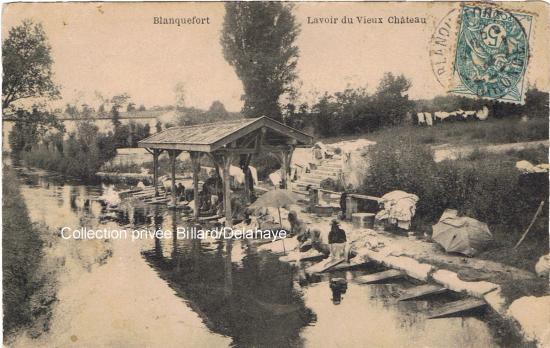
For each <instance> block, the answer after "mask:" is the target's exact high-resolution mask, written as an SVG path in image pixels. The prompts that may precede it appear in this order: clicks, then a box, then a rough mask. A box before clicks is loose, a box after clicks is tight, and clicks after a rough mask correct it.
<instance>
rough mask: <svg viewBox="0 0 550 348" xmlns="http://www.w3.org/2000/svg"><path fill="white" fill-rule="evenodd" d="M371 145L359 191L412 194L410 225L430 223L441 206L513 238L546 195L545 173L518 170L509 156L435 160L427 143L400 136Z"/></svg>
mask: <svg viewBox="0 0 550 348" xmlns="http://www.w3.org/2000/svg"><path fill="white" fill-rule="evenodd" d="M371 150H372V151H371V152H370V158H369V159H370V166H369V170H368V173H367V175H366V179H365V182H364V184H363V187H362V191H363V192H364V193H366V194H371V195H376V196H381V195H383V194H385V193H388V192H390V191H393V190H403V191H406V192H410V193H414V194H416V195H417V196H418V197H419V199H420V200H419V202H418V204H417V210H416V216H415V220H413V223H414V227H418V226H419V225H420V224H422V223H429V224H433V223H435V222H436V221H437V220H438V219H439V217H440V216H441V214H442V212H443V211H444V210H445V209H447V208H453V209H457V210H458V211H459V213H460V214H464V215H467V216H470V217H473V218H476V219H478V220H480V221H483V222H486V223H488V224H489V225H490V226H491V227H497V226H506V230H507V231H508V234H509V235H510V236H514V238H515V237H517V234H518V233H519V232H520V231H521V230H522V229H524V228H525V226H527V224H528V223H529V220H530V218H531V217H532V214H533V213H534V211H535V210H536V209H537V207H538V204H539V203H540V201H541V200H542V199H544V198H545V197H548V182H547V181H548V180H547V175H543V176H544V178H545V180H538V179H531V177H530V176H526V177H524V176H522V175H520V173H519V171H518V170H517V169H516V168H515V158H509V157H506V156H502V155H495V154H487V153H484V152H480V151H474V153H472V154H471V155H470V156H469V157H468V158H466V159H460V160H456V161H450V160H447V161H443V162H441V163H437V164H436V163H435V162H434V161H433V159H432V154H431V151H430V150H429V147H427V146H425V145H419V144H417V143H413V142H410V141H406V140H400V141H397V142H393V143H390V142H384V143H378V144H376V145H374V146H373V147H372V148H371ZM537 151H541V150H540V149H539V150H537ZM539 155H540V154H539ZM541 220H542V221H543V223H542V224H540V226H543V228H542V230H544V228H546V229H547V228H548V216H547V215H546V216H545V217H544V218H543V219H541Z"/></svg>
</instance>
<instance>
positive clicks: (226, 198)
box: [220, 153, 233, 228]
mask: <svg viewBox="0 0 550 348" xmlns="http://www.w3.org/2000/svg"><path fill="white" fill-rule="evenodd" d="M220 160H221V163H220V164H221V168H222V174H223V206H224V208H225V226H226V227H230V228H231V227H233V214H232V212H231V187H230V186H231V185H230V184H231V177H230V176H229V168H230V167H231V160H232V155H231V154H229V153H228V154H224V155H221V158H220Z"/></svg>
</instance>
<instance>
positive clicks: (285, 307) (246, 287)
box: [143, 213, 314, 346]
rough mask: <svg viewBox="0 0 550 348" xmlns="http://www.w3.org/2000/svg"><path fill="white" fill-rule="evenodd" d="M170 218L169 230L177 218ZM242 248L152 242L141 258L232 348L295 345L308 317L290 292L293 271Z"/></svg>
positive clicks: (178, 241) (297, 296) (237, 243)
mask: <svg viewBox="0 0 550 348" xmlns="http://www.w3.org/2000/svg"><path fill="white" fill-rule="evenodd" d="M155 215H158V214H155ZM171 217H172V219H171V220H172V228H174V230H175V227H176V223H177V221H176V220H177V215H176V214H175V213H174V214H172V216H171ZM154 221H155V227H157V225H161V224H162V222H161V221H160V220H159V219H158V218H156V216H155V218H154ZM158 221H159V222H158ZM164 243H170V244H171V247H172V252H171V253H170V257H165V256H164V255H163V253H162V249H163V245H162V244H164ZM242 243H245V244H244V245H241V241H224V242H222V245H220V247H219V248H218V249H216V250H210V251H202V250H201V247H200V246H201V243H200V240H196V239H195V240H193V239H175V236H174V239H173V240H171V241H168V240H166V239H163V240H159V239H157V240H156V241H155V246H154V248H153V250H147V251H144V252H143V255H144V257H145V259H146V260H147V262H148V263H149V264H150V265H151V266H152V267H153V268H154V269H155V270H156V271H157V272H158V274H159V275H160V276H161V278H163V279H164V280H165V281H167V282H168V284H169V285H170V286H171V287H172V288H173V289H174V290H176V292H177V294H178V295H179V296H181V297H182V298H184V299H185V300H186V301H187V302H188V303H189V305H190V306H191V307H192V308H193V309H194V310H195V311H196V312H197V313H198V314H199V315H200V316H201V317H202V319H203V320H204V322H205V324H206V325H207V326H208V328H209V329H210V330H212V331H214V332H217V333H221V334H224V335H228V336H230V337H232V338H233V340H234V341H233V343H234V344H235V345H236V346H297V345H298V346H299V345H301V342H300V337H299V333H300V330H301V329H302V328H303V327H304V326H306V325H308V324H309V323H310V322H312V321H313V317H314V315H313V313H312V312H311V310H309V309H308V308H306V307H305V305H304V301H303V299H302V297H301V294H300V293H298V292H297V291H296V290H294V288H293V277H294V270H293V269H292V267H291V266H290V265H288V264H285V263H282V262H280V261H279V260H278V257H277V256H274V255H271V254H269V253H261V254H258V253H256V252H255V248H254V247H252V246H250V245H248V244H247V242H246V241H243V242H242ZM241 246H242V249H243V250H244V252H245V256H244V257H243V259H242V266H238V265H237V264H236V263H235V262H232V260H231V254H232V249H233V248H241Z"/></svg>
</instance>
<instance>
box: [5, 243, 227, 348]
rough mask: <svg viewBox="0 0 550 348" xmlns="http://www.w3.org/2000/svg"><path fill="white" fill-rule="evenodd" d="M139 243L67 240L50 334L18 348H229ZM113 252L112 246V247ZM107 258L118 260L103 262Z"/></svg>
mask: <svg viewBox="0 0 550 348" xmlns="http://www.w3.org/2000/svg"><path fill="white" fill-rule="evenodd" d="M138 243H139V242H132V241H131V240H114V241H112V242H105V241H74V240H69V241H65V240H61V241H60V242H59V244H58V246H57V247H56V251H55V252H54V253H52V254H54V255H57V257H59V258H60V260H61V259H62V260H63V262H61V263H62V264H64V265H63V266H62V267H61V269H60V270H59V272H58V273H59V291H58V294H57V297H58V303H57V304H56V305H55V307H54V310H53V318H52V322H51V328H50V330H49V332H47V333H44V334H43V335H42V336H40V337H39V338H38V339H32V338H30V337H28V336H27V335H24V334H23V335H21V336H20V337H18V338H17V339H16V341H15V342H14V344H13V346H14V347H29V346H33V347H35V346H38V347H69V346H71V347H74V346H80V347H153V346H155V347H179V346H181V345H182V344H184V345H188V346H227V345H229V344H230V342H231V340H230V339H229V338H226V337H223V336H220V335H217V334H214V333H211V332H209V331H208V329H207V328H206V327H205V325H204V324H203V322H202V320H201V319H200V317H199V316H198V315H197V314H196V313H195V312H193V311H192V310H191V309H190V307H189V306H188V305H187V304H185V302H184V301H183V300H182V299H180V298H179V297H177V296H176V295H175V294H174V291H173V290H172V289H170V288H169V287H168V285H167V284H166V283H165V282H164V281H162V280H161V279H160V278H159V277H158V276H157V274H156V273H155V272H154V271H153V270H152V269H151V268H150V267H149V266H148V265H147V264H146V263H145V261H144V260H143V258H142V257H141V255H140V247H139V245H138ZM105 245H106V246H107V247H106V246H105ZM105 253H107V254H110V253H112V257H109V258H107V259H105V263H104V264H103V265H100V264H98V263H97V261H98V260H100V259H101V257H99V258H98V256H100V255H105Z"/></svg>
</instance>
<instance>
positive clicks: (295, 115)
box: [283, 73, 549, 137]
mask: <svg viewBox="0 0 550 348" xmlns="http://www.w3.org/2000/svg"><path fill="white" fill-rule="evenodd" d="M410 87H411V82H410V81H409V80H408V79H407V78H406V77H404V76H403V75H401V76H394V75H393V74H391V73H387V74H386V75H385V76H384V78H383V79H382V80H381V81H380V84H379V86H378V88H377V89H376V91H375V93H373V94H369V93H367V91H366V89H365V88H355V89H352V88H347V89H345V90H344V91H342V92H336V93H334V94H329V93H325V94H324V95H322V96H321V97H320V98H319V99H318V100H317V101H316V102H315V103H314V104H313V105H308V104H300V105H295V104H292V103H289V104H287V105H286V106H285V108H284V112H283V115H284V117H283V119H284V121H285V123H287V124H289V125H290V126H293V127H296V128H298V129H303V130H306V131H308V132H310V133H314V134H315V135H316V136H320V137H332V136H340V135H350V134H361V133H368V132H372V131H375V130H378V129H380V128H387V127H392V126H396V125H402V124H404V123H406V122H410V120H413V119H414V117H413V115H416V113H417V112H431V113H433V112H437V111H445V112H453V111H456V110H465V111H469V110H480V109H482V108H483V107H484V106H487V108H488V109H489V117H491V118H505V117H522V116H527V117H548V114H549V110H548V98H549V94H548V92H542V91H539V90H537V89H535V88H531V89H529V90H528V91H527V93H526V98H525V104H524V105H518V104H511V103H503V102H499V101H491V100H484V99H472V98H466V97H460V96H455V95H448V96H437V97H435V98H433V99H429V100H415V101H413V100H409V97H408V95H407V91H408V90H409V88H410Z"/></svg>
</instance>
